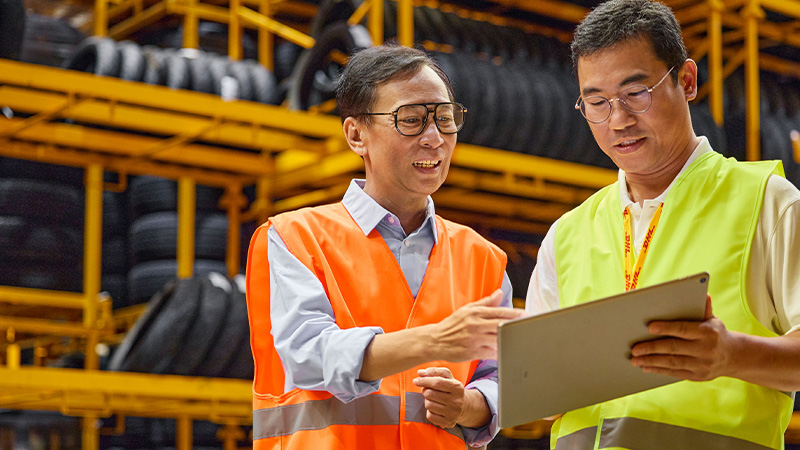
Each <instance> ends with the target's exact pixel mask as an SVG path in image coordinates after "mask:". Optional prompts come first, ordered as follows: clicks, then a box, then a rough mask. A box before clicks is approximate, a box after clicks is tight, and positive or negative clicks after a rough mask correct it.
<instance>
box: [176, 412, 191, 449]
mask: <svg viewBox="0 0 800 450" xmlns="http://www.w3.org/2000/svg"><path fill="white" fill-rule="evenodd" d="M175 427H176V430H175V440H176V443H175V444H176V445H175V448H176V450H192V418H191V417H187V416H179V417H178V420H177V421H176V423H175Z"/></svg>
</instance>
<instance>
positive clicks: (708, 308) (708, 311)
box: [703, 294, 714, 320]
mask: <svg viewBox="0 0 800 450" xmlns="http://www.w3.org/2000/svg"><path fill="white" fill-rule="evenodd" d="M712 317H714V311H713V310H712V308H711V296H710V295H708V294H706V313H705V315H704V317H703V318H704V319H705V320H708V319H710V318H712Z"/></svg>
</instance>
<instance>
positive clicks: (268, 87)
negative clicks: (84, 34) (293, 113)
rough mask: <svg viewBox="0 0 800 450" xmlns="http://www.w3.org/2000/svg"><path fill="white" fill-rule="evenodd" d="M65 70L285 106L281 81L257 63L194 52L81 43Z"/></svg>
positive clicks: (101, 41)
mask: <svg viewBox="0 0 800 450" xmlns="http://www.w3.org/2000/svg"><path fill="white" fill-rule="evenodd" d="M64 67H65V68H67V69H72V70H78V71H82V72H91V73H94V74H96V75H102V76H107V77H118V78H122V79H123V80H129V81H139V82H145V83H148V84H154V85H161V86H167V87H170V88H173V89H188V90H192V91H196V92H202V93H207V94H214V95H220V96H223V97H225V98H228V99H239V100H248V101H254V102H260V103H267V104H276V103H277V102H278V101H279V100H280V96H279V94H278V90H277V89H276V85H275V76H274V75H273V74H272V72H270V71H269V70H267V69H266V68H265V67H264V66H262V65H261V64H259V63H258V62H257V61H254V60H244V61H231V60H229V59H228V58H227V57H224V56H220V55H217V54H213V53H205V52H202V51H199V50H194V49H181V50H176V49H169V48H167V49H161V48H158V47H153V46H145V47H140V46H139V45H138V44H136V43H134V42H131V41H122V42H115V41H114V40H112V39H109V38H98V37H90V38H87V39H85V40H84V41H83V42H81V44H80V45H79V46H78V47H77V49H76V50H75V51H74V52H73V54H72V55H71V56H70V58H69V60H67V61H66V62H65V64H64Z"/></svg>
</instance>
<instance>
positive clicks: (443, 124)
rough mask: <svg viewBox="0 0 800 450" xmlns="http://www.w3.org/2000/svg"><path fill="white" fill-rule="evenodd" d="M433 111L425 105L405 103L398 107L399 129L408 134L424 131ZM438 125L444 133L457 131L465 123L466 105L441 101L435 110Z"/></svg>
mask: <svg viewBox="0 0 800 450" xmlns="http://www.w3.org/2000/svg"><path fill="white" fill-rule="evenodd" d="M430 113H431V111H430V110H429V109H428V107H427V106H425V105H405V106H401V107H399V108H398V109H397V116H396V120H397V130H398V131H400V133H401V134H403V135H406V136H416V135H418V134H420V133H422V130H423V129H424V128H425V125H426V123H427V122H428V115H429V114H430ZM433 118H434V121H435V123H436V127H437V128H438V129H439V131H440V132H442V133H444V134H453V133H457V132H458V130H460V129H461V126H462V125H463V124H464V107H463V106H461V105H459V104H456V103H441V104H438V105H436V108H435V109H434V110H433Z"/></svg>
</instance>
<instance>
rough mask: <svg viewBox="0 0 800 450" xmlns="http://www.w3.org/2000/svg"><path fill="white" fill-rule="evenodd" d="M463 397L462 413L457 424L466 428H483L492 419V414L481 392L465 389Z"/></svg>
mask: <svg viewBox="0 0 800 450" xmlns="http://www.w3.org/2000/svg"><path fill="white" fill-rule="evenodd" d="M464 395H465V398H464V412H463V414H462V417H461V418H460V419H459V420H458V424H459V425H461V426H462V427H468V428H478V427H483V426H485V425H486V424H487V423H488V422H489V421H490V420H491V419H492V412H491V411H490V410H489V405H488V404H487V403H486V399H485V398H484V397H483V394H482V393H481V391H479V390H477V389H467V390H466V391H464Z"/></svg>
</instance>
